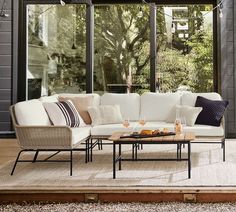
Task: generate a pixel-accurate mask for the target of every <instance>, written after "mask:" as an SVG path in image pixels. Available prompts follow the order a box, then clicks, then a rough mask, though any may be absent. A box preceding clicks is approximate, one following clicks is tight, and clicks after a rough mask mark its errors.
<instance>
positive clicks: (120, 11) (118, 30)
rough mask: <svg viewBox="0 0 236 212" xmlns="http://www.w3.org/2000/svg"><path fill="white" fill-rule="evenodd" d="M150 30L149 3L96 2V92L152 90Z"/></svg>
mask: <svg viewBox="0 0 236 212" xmlns="http://www.w3.org/2000/svg"><path fill="white" fill-rule="evenodd" d="M149 31H150V24H149V7H148V6H146V5H107V6H105V5H103V6H95V41H94V42H95V44H94V45H95V52H94V53H95V61H94V63H95V67H94V90H95V92H97V93H103V92H106V91H107V92H116V93H126V92H138V93H142V92H144V91H146V90H149V87H150V86H149V81H150V80H149V79H150V53H149V52H150V44H149V34H150V32H149Z"/></svg>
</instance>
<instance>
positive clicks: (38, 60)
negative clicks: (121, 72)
mask: <svg viewBox="0 0 236 212" xmlns="http://www.w3.org/2000/svg"><path fill="white" fill-rule="evenodd" d="M27 10H28V13H27V14H28V22H27V23H28V32H27V34H28V36H27V39H28V46H27V53H28V56H27V64H28V70H27V84H28V94H27V95H28V99H32V98H38V97H40V96H43V95H51V94H54V93H62V92H63V93H66V92H70V93H79V92H83V91H84V90H85V72H86V69H85V65H86V23H85V17H86V7H85V6H84V5H72V4H71V5H69V4H66V5H65V6H63V7H62V6H61V5H28V6H27Z"/></svg>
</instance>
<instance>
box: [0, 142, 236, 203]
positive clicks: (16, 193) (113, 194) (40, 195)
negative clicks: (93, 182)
mask: <svg viewBox="0 0 236 212" xmlns="http://www.w3.org/2000/svg"><path fill="white" fill-rule="evenodd" d="M18 151H19V147H18V144H17V142H16V140H15V139H1V140H0V166H2V165H4V164H5V163H7V162H8V161H11V160H15V158H16V155H17V153H18ZM9 177H10V175H9ZM23 201H28V202H33V201H34V202H39V201H42V202H170V201H177V202H230V201H231V202H236V187H126V188H119V187H110V188H108V187H106V188H103V187H94V186H93V187H81V188H71V187H66V186H65V187H63V188H62V187H60V188H58V189H55V187H54V188H53V189H52V188H50V187H41V188H40V189H39V188H33V187H32V188H28V187H27V188H26V189H20V190H19V189H17V188H15V189H12V188H11V189H8V188H0V203H9V202H18V203H21V202H23Z"/></svg>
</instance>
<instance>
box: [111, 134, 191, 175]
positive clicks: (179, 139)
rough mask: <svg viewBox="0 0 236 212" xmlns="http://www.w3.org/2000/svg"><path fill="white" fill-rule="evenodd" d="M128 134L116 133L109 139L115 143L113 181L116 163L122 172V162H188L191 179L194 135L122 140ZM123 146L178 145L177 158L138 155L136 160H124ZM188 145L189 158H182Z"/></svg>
mask: <svg viewBox="0 0 236 212" xmlns="http://www.w3.org/2000/svg"><path fill="white" fill-rule="evenodd" d="M124 134H127V132H125V133H124V132H115V133H113V134H112V136H111V137H109V140H110V141H113V179H115V178H116V163H119V170H121V162H122V161H188V178H191V141H193V140H194V139H195V135H194V133H191V132H188V133H183V134H177V135H170V136H159V137H150V138H121V136H123V135H124ZM123 144H131V145H136V146H137V145H138V144H152V145H154V144H156V145H157V144H175V145H177V158H145V159H144V158H143V159H142V158H138V157H137V154H136V157H135V159H134V158H122V145H123ZM183 144H186V145H187V146H188V148H187V151H188V156H187V158H182V157H181V152H178V151H181V145H183ZM117 146H118V148H119V150H118V156H117V154H116V147H117Z"/></svg>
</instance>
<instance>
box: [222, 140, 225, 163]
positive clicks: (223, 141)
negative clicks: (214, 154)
mask: <svg viewBox="0 0 236 212" xmlns="http://www.w3.org/2000/svg"><path fill="white" fill-rule="evenodd" d="M222 146H223V161H224V162H225V139H224V138H223V139H222Z"/></svg>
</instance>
